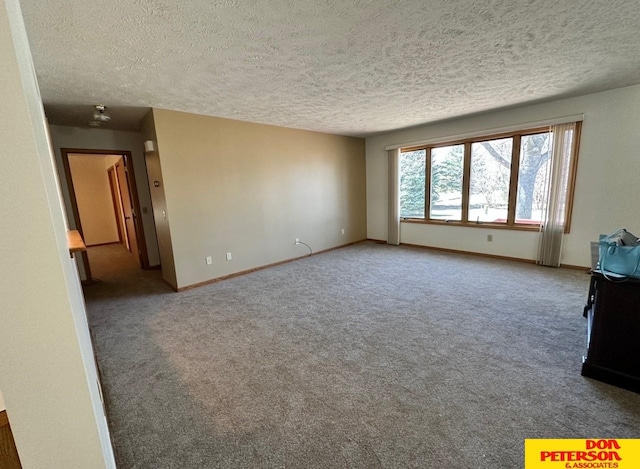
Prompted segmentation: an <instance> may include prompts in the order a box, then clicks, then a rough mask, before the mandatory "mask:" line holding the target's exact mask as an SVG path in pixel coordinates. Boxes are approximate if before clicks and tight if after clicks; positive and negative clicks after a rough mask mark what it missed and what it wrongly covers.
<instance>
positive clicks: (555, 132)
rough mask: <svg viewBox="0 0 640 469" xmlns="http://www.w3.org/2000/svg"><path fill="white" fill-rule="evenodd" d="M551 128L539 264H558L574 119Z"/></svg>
mask: <svg viewBox="0 0 640 469" xmlns="http://www.w3.org/2000/svg"><path fill="white" fill-rule="evenodd" d="M551 132H552V134H551V135H552V138H553V141H552V144H553V145H552V148H551V159H550V171H549V177H548V179H547V186H546V196H547V197H546V200H547V205H546V208H545V210H544V212H543V214H542V222H541V223H540V244H539V249H538V264H540V265H546V266H550V267H559V266H560V254H561V252H562V238H563V235H564V229H565V224H566V218H567V217H566V214H567V196H568V194H567V189H568V187H569V178H570V173H571V167H572V161H573V158H574V155H573V148H574V145H573V138H574V134H575V123H570V124H559V125H553V126H551Z"/></svg>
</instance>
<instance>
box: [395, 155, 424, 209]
mask: <svg viewBox="0 0 640 469" xmlns="http://www.w3.org/2000/svg"><path fill="white" fill-rule="evenodd" d="M426 155H427V152H426V151H425V150H416V151H409V152H405V153H401V154H400V217H401V218H420V217H424V201H425V198H424V189H425V180H426V175H427V172H426V164H427V156H426Z"/></svg>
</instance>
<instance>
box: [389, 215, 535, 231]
mask: <svg viewBox="0 0 640 469" xmlns="http://www.w3.org/2000/svg"><path fill="white" fill-rule="evenodd" d="M400 222H401V223H417V224H422V225H440V226H460V227H465V228H489V229H492V230H493V229H498V230H513V231H534V232H537V231H540V225H507V224H504V223H489V222H484V223H483V222H480V223H474V222H466V223H463V222H460V221H440V220H423V219H419V218H401V219H400Z"/></svg>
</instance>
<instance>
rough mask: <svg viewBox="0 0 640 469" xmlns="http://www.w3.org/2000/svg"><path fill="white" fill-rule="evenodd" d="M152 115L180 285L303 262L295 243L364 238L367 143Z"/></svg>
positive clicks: (318, 245) (319, 245)
mask: <svg viewBox="0 0 640 469" xmlns="http://www.w3.org/2000/svg"><path fill="white" fill-rule="evenodd" d="M153 117H154V120H155V129H156V134H157V145H158V152H159V157H160V162H161V163H162V175H163V186H164V195H165V197H166V210H167V216H168V220H169V223H170V225H171V240H172V246H173V254H174V259H175V267H176V278H177V286H178V287H185V286H188V285H192V284H196V283H199V282H203V281H207V280H210V279H213V278H217V277H220V276H224V275H228V274H232V273H235V272H239V271H243V270H247V269H251V268H254V267H258V266H263V265H267V264H270V263H274V262H278V261H282V260H286V259H292V258H295V257H298V256H303V255H305V254H306V253H307V252H308V251H307V248H306V247H305V246H303V245H295V243H294V241H295V239H296V238H299V239H300V240H301V241H304V242H305V243H307V244H309V245H310V246H311V247H312V248H313V250H314V251H321V250H324V249H328V248H332V247H336V246H340V245H344V244H348V243H350V242H354V241H360V240H363V239H365V238H366V205H365V204H366V191H365V160H364V141H363V140H362V139H357V138H351V137H341V136H336V135H328V134H322V133H316V132H307V131H302V130H293V129H287V128H282V127H273V126H268V125H260V124H252V123H247V122H240V121H234V120H228V119H220V118H214V117H206V116H198V115H193V114H187V113H182V112H174V111H167V110H162V109H154V110H153ZM342 229H344V230H345V234H344V235H343V234H342V232H341V230H342ZM227 252H231V253H232V256H233V260H231V261H227V260H225V253H227ZM206 256H211V257H212V258H213V264H212V265H206V263H205V257H206Z"/></svg>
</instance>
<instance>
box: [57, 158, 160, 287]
mask: <svg viewBox="0 0 640 469" xmlns="http://www.w3.org/2000/svg"><path fill="white" fill-rule="evenodd" d="M61 154H62V162H63V165H64V170H65V176H66V179H67V187H68V188H69V198H70V202H71V209H72V212H73V217H74V219H75V221H76V229H77V230H78V231H79V232H80V234H81V235H82V237H83V239H84V241H85V244H86V245H87V247H91V246H98V245H102V244H112V243H121V244H122V246H123V247H125V248H126V249H127V250H128V251H129V252H130V253H131V254H132V255H133V257H134V258H135V260H136V262H137V263H138V265H139V266H140V267H141V268H142V269H148V268H149V256H148V252H147V246H146V243H145V239H144V230H143V227H142V219H141V217H140V213H141V212H140V202H139V200H138V191H137V187H136V181H135V177H134V174H133V164H132V163H133V160H132V156H131V152H129V151H124V150H113V151H112V150H88V149H69V148H63V149H61ZM82 264H83V266H84V270H85V276H86V279H87V281H88V282H91V281H92V280H93V277H92V275H91V266H90V263H89V256H88V254H87V252H83V253H82Z"/></svg>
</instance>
